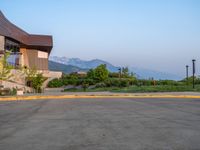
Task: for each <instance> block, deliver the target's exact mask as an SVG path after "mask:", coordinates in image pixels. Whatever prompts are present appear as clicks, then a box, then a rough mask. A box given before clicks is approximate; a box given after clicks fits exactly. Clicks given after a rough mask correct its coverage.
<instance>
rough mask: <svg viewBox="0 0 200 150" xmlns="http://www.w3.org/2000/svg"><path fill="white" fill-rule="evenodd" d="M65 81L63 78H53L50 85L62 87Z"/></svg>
mask: <svg viewBox="0 0 200 150" xmlns="http://www.w3.org/2000/svg"><path fill="white" fill-rule="evenodd" d="M63 85H64V84H63V81H62V80H61V79H53V80H51V81H50V82H49V83H48V87H50V88H54V87H61V86H63Z"/></svg>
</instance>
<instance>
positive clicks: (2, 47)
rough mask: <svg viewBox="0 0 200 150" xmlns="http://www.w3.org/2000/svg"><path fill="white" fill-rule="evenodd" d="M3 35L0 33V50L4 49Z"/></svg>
mask: <svg viewBox="0 0 200 150" xmlns="http://www.w3.org/2000/svg"><path fill="white" fill-rule="evenodd" d="M4 46H5V37H4V36H1V35H0V51H4Z"/></svg>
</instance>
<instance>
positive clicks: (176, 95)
mask: <svg viewBox="0 0 200 150" xmlns="http://www.w3.org/2000/svg"><path fill="white" fill-rule="evenodd" d="M72 98H193V99H200V93H197V92H164V93H160V92H159V93H113V92H52V93H42V94H25V95H23V96H5V97H0V101H16V100H40V99H55V100H57V99H72Z"/></svg>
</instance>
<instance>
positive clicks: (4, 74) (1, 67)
mask: <svg viewBox="0 0 200 150" xmlns="http://www.w3.org/2000/svg"><path fill="white" fill-rule="evenodd" d="M9 55H10V54H9V53H5V54H4V55H3V56H2V57H1V58H0V81H2V80H9V79H10V78H11V77H12V76H13V75H12V74H11V70H12V69H13V67H12V66H11V65H10V64H9V63H8V61H7V59H8V57H9Z"/></svg>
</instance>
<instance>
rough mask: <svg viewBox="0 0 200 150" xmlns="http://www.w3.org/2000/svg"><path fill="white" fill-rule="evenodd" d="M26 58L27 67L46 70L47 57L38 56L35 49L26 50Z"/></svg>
mask: <svg viewBox="0 0 200 150" xmlns="http://www.w3.org/2000/svg"><path fill="white" fill-rule="evenodd" d="M26 53H27V59H28V67H30V68H36V69H37V70H48V58H38V51H37V50H30V49H28V50H27V51H26Z"/></svg>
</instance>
